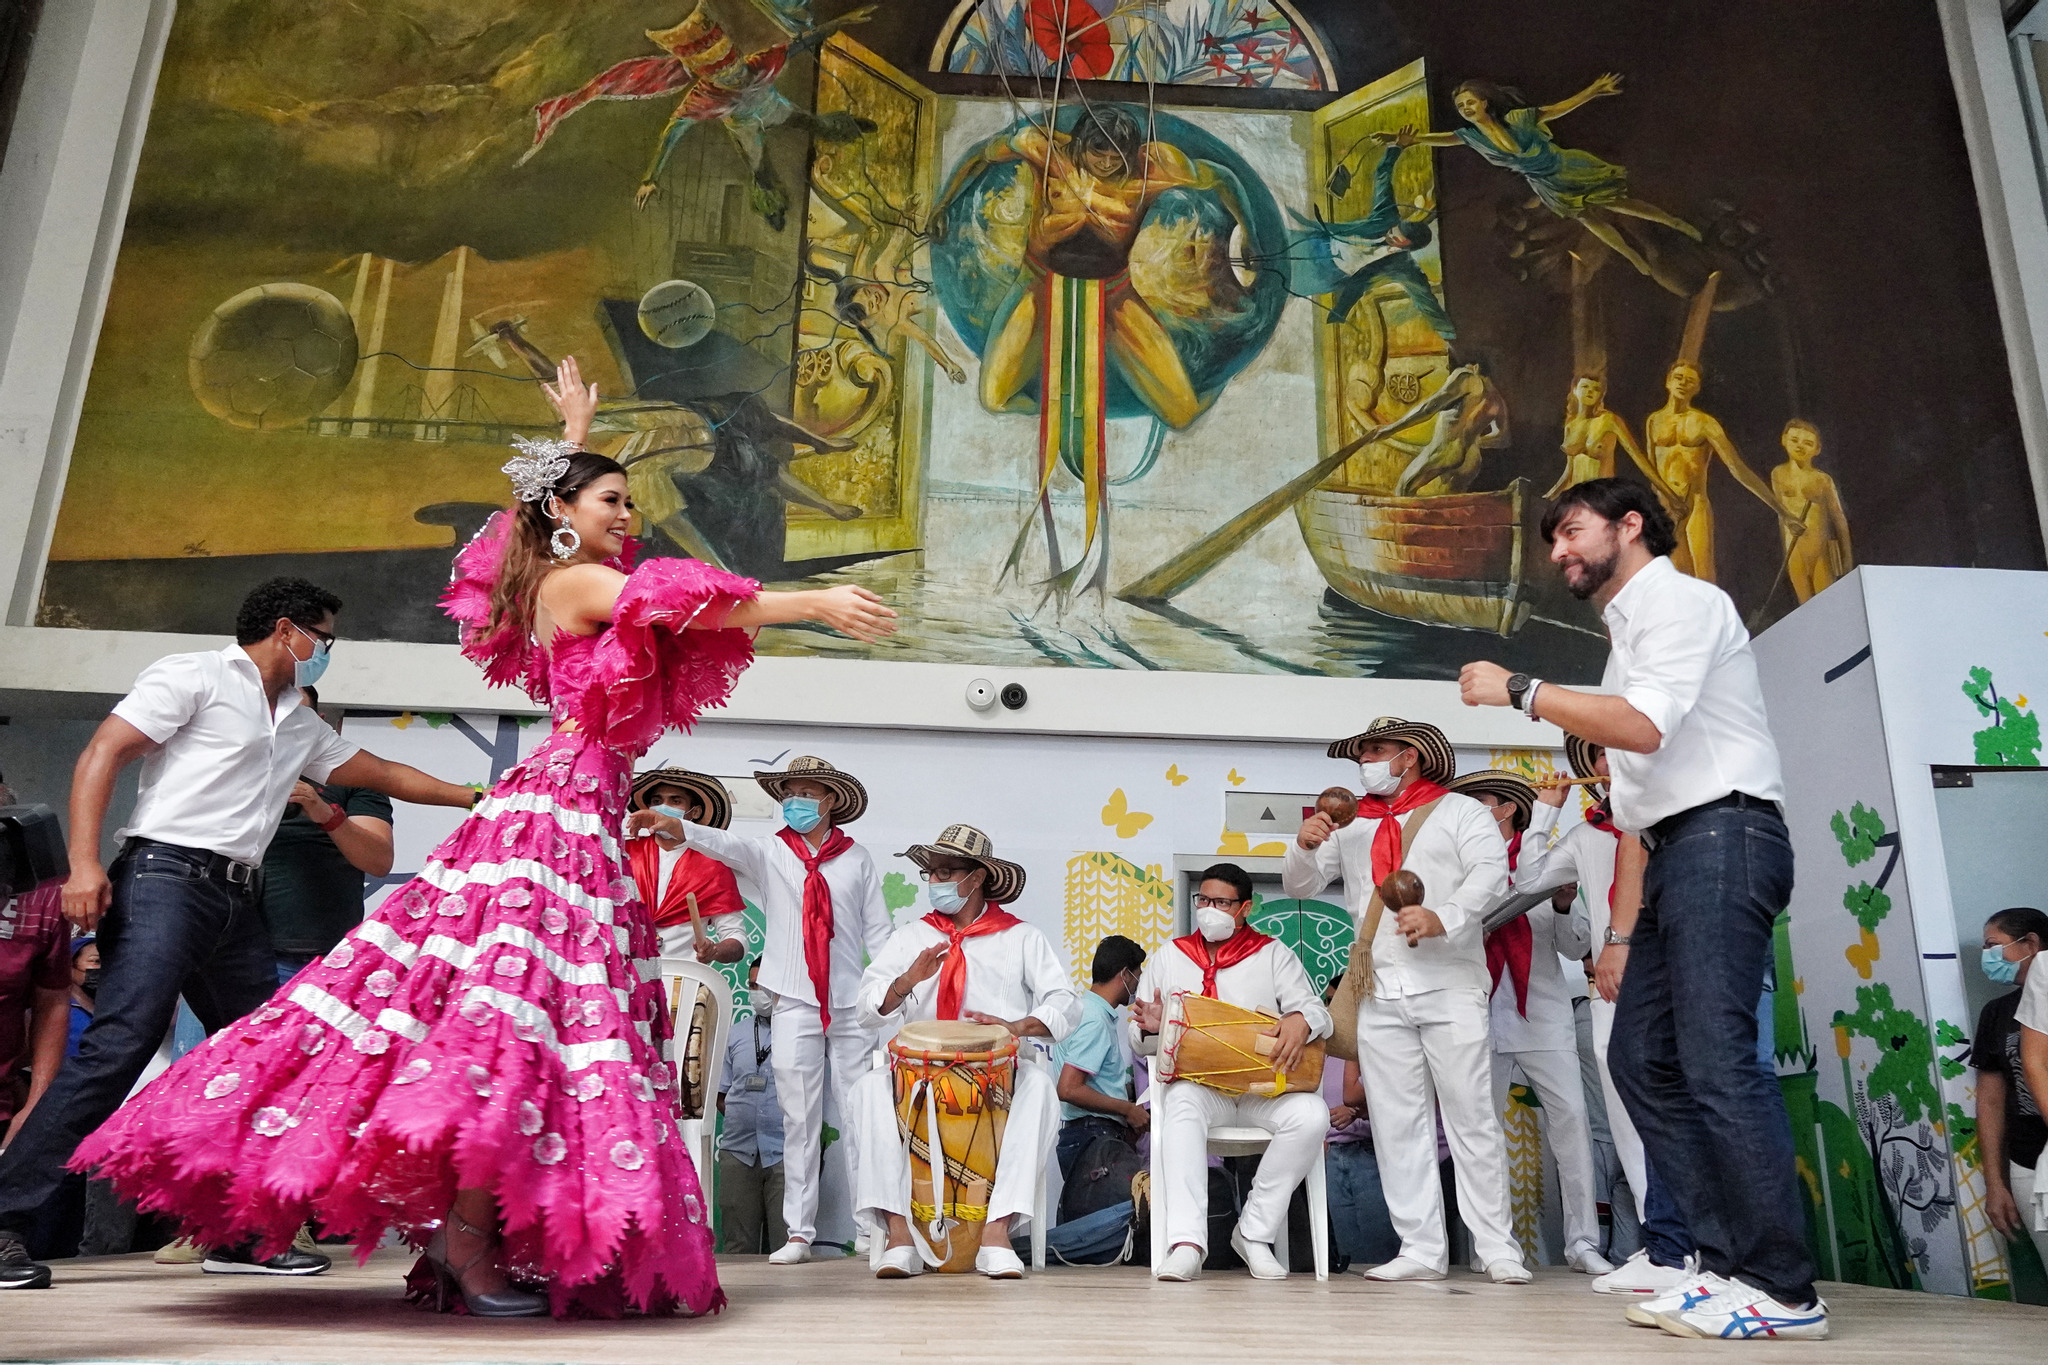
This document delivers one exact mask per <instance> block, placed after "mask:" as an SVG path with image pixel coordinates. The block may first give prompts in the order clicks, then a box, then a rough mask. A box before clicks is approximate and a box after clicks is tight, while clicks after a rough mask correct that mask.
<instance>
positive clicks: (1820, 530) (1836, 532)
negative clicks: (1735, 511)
mask: <svg viewBox="0 0 2048 1365" xmlns="http://www.w3.org/2000/svg"><path fill="white" fill-rule="evenodd" d="M1778 440H1779V443H1780V444H1781V445H1783V446H1784V447H1785V457H1786V458H1785V463H1783V464H1781V465H1779V466H1778V467H1777V468H1776V469H1773V470H1772V471H1771V490H1772V491H1773V492H1775V493H1776V494H1777V495H1778V500H1779V501H1780V502H1781V503H1783V504H1784V506H1785V511H1786V512H1787V513H1788V514H1790V515H1791V516H1793V517H1795V518H1797V519H1798V529H1797V530H1795V529H1794V528H1793V526H1792V524H1791V523H1790V522H1788V523H1786V524H1785V525H1784V527H1783V528H1782V529H1783V532H1784V539H1785V572H1786V576H1787V577H1788V578H1790V579H1791V580H1792V591H1793V593H1794V594H1795V595H1796V596H1797V597H1798V598H1799V600H1800V601H1801V602H1804V601H1806V600H1808V599H1809V598H1811V597H1813V596H1814V594H1816V593H1819V592H1823V591H1825V590H1826V589H1827V587H1828V585H1829V584H1831V583H1833V582H1834V581H1835V580H1836V579H1838V578H1840V577H1841V576H1842V575H1843V574H1845V573H1847V572H1849V570H1851V569H1853V568H1855V567H1856V556H1855V552H1854V551H1853V550H1852V549H1851V547H1850V544H1849V514H1848V513H1847V512H1844V511H1843V510H1842V497H1841V494H1840V493H1839V492H1837V491H1836V489H1835V481H1834V479H1832V478H1831V477H1829V476H1828V475H1827V474H1826V473H1824V472H1823V471H1821V470H1818V469H1815V468H1814V467H1813V461H1814V457H1815V456H1817V455H1819V454H1820V448H1821V441H1820V428H1819V427H1816V426H1815V425H1814V424H1813V423H1811V422H1809V421H1807V420H1806V419H1805V418H1804V417H1795V418H1793V419H1792V420H1791V421H1789V422H1787V423H1785V430H1784V434H1783V435H1781V436H1780V437H1779V438H1778Z"/></svg>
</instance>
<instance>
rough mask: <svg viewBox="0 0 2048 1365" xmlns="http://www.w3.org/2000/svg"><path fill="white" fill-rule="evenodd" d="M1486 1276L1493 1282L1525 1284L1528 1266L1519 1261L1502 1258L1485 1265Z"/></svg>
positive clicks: (1527, 1279)
mask: <svg viewBox="0 0 2048 1365" xmlns="http://www.w3.org/2000/svg"><path fill="white" fill-rule="evenodd" d="M1486 1278H1488V1279H1489V1280H1492V1281H1493V1282H1494V1283H1495V1284H1527V1283H1529V1267H1527V1266H1525V1265H1523V1264H1522V1263H1521V1262H1520V1261H1510V1260H1507V1259H1505V1258H1503V1259H1501V1260H1498V1261H1495V1262H1493V1263H1492V1264H1491V1265H1489V1266H1487V1267H1486Z"/></svg>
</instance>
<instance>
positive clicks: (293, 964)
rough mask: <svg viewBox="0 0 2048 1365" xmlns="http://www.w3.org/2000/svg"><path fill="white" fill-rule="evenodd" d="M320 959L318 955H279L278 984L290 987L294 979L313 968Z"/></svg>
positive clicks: (276, 959)
mask: <svg viewBox="0 0 2048 1365" xmlns="http://www.w3.org/2000/svg"><path fill="white" fill-rule="evenodd" d="M319 958H320V954H318V953H279V954H278V955H277V956H276V958H275V959H273V960H274V961H275V962H276V963H277V984H278V985H280V986H289V985H290V984H291V983H292V978H293V977H295V976H297V975H298V974H299V973H300V972H303V971H304V970H306V968H308V967H310V966H312V965H313V964H314V963H315V962H316V961H318V960H319Z"/></svg>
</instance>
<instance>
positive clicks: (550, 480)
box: [501, 436, 581, 502]
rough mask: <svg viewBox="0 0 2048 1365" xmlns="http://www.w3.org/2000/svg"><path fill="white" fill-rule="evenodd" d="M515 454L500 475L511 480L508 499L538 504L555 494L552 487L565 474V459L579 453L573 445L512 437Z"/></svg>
mask: <svg viewBox="0 0 2048 1365" xmlns="http://www.w3.org/2000/svg"><path fill="white" fill-rule="evenodd" d="M512 444H513V445H515V446H517V447H518V448H519V453H518V454H517V455H514V456H513V457H512V458H511V459H510V460H507V461H506V462H505V464H504V467H503V469H502V471H501V472H502V473H504V474H506V475H508V476H509V477H510V478H511V480H512V495H513V496H514V497H516V498H518V499H519V500H520V501H521V502H539V501H540V500H541V499H542V498H544V497H546V496H547V495H548V494H550V493H552V492H554V491H555V484H556V482H557V481H559V480H560V479H561V477H562V476H563V475H564V474H566V473H568V472H569V457H570V456H571V455H574V454H575V453H576V452H577V451H578V450H579V449H581V447H580V446H578V445H577V444H576V443H575V442H574V441H535V440H531V439H529V438H527V437H525V436H514V437H513V438H512Z"/></svg>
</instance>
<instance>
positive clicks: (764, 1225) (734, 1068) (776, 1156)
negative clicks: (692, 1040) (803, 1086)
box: [718, 957, 789, 1256]
mask: <svg viewBox="0 0 2048 1365" xmlns="http://www.w3.org/2000/svg"><path fill="white" fill-rule="evenodd" d="M760 973H761V959H760V958H758V957H757V958H755V959H754V963H753V966H752V967H751V968H750V969H749V970H748V972H747V990H748V991H749V992H750V994H751V996H752V999H753V1004H754V1012H753V1014H752V1015H750V1016H746V1017H743V1018H740V1019H736V1020H734V1021H733V1028H732V1037H731V1038H730V1039H728V1040H727V1042H726V1045H725V1071H724V1074H723V1078H722V1081H721V1084H722V1085H723V1086H724V1089H723V1090H721V1091H720V1092H719V1095H718V1112H719V1113H720V1114H722V1115H724V1118H725V1122H724V1124H723V1125H722V1126H721V1127H720V1129H719V1133H718V1225H719V1239H718V1249H719V1251H720V1252H721V1253H723V1254H725V1255H728V1256H730V1255H735V1254H737V1255H748V1256H751V1255H756V1254H758V1253H761V1252H764V1251H772V1250H774V1249H775V1248H777V1247H780V1246H781V1245H782V1244H783V1243H784V1242H787V1241H788V1240H789V1228H788V1226H787V1225H786V1224H784V1222H783V1219H782V1104H781V1101H779V1100H778V1099H776V1097H775V1068H774V1064H773V1062H772V1061H771V1059H770V1057H769V1048H770V1038H771V1029H770V1027H769V1023H768V1016H769V1015H771V1014H773V1013H774V1001H775V997H774V995H773V994H771V993H770V992H768V991H766V990H763V989H762V988H761V985H760Z"/></svg>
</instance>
